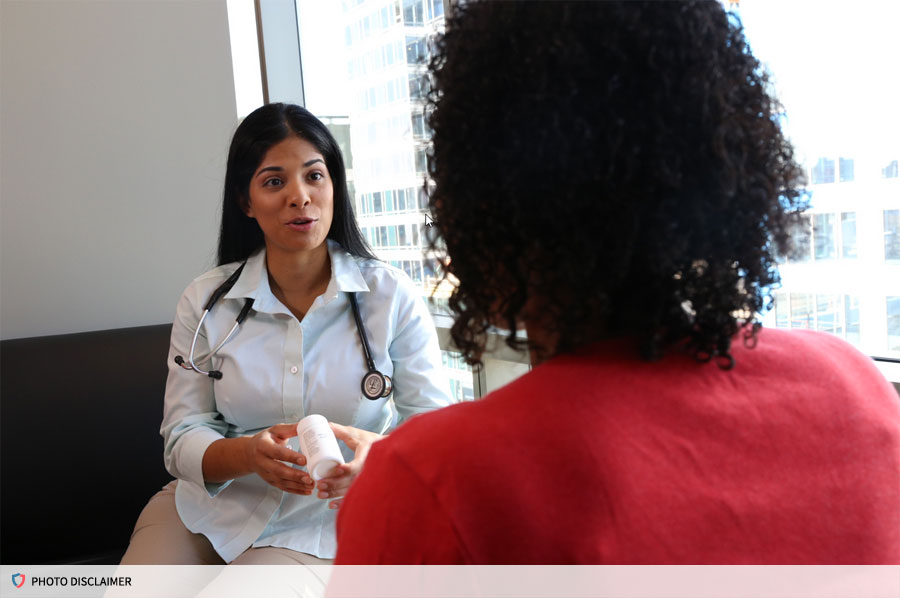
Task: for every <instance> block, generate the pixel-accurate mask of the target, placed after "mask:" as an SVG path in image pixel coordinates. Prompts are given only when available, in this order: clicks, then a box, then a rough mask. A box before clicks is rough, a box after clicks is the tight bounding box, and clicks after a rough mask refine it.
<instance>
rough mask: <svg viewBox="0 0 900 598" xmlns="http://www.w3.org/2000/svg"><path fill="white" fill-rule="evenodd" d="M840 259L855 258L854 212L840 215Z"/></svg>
mask: <svg viewBox="0 0 900 598" xmlns="http://www.w3.org/2000/svg"><path fill="white" fill-rule="evenodd" d="M841 257H843V258H855V257H856V212H844V213H842V214H841Z"/></svg>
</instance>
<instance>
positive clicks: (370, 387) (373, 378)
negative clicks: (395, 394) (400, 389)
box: [362, 370, 393, 401]
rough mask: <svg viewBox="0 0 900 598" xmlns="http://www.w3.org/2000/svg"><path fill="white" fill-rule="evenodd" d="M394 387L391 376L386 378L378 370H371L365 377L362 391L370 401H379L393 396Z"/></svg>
mask: <svg viewBox="0 0 900 598" xmlns="http://www.w3.org/2000/svg"><path fill="white" fill-rule="evenodd" d="M391 390H393V385H392V383H391V378H390V376H385V375H384V374H382V373H381V372H379V371H377V370H370V371H369V372H368V373H366V375H365V376H363V379H362V391H363V394H364V395H365V397H366V398H367V399H369V400H370V401H375V400H378V399H380V398H382V397H386V396H388V395H389V394H391Z"/></svg>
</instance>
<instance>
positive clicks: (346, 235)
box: [122, 104, 450, 564]
mask: <svg viewBox="0 0 900 598" xmlns="http://www.w3.org/2000/svg"><path fill="white" fill-rule="evenodd" d="M218 262H219V266H218V267H217V268H215V269H214V270H211V271H209V272H207V273H206V274H203V275H202V276H200V277H198V278H197V279H195V280H194V281H193V282H192V283H191V284H190V285H189V286H188V287H187V289H186V290H185V292H184V294H183V296H182V297H181V301H180V302H179V304H178V308H177V311H176V317H175V322H174V325H173V328H172V342H171V348H170V351H169V378H168V383H167V387H166V397H165V412H164V417H163V423H162V428H161V433H162V435H163V438H164V440H165V462H166V467H167V469H168V470H169V472H171V473H172V475H173V476H175V477H176V478H177V481H176V482H172V483H171V484H169V485H168V486H166V487H165V488H164V489H163V490H162V491H161V492H160V493H158V494H157V495H156V496H154V497H153V498H152V499H151V501H150V503H149V504H148V505H147V507H146V508H145V509H144V511H143V512H142V514H141V516H140V518H139V520H138V522H137V524H136V526H135V531H134V534H133V535H132V539H131V544H130V546H129V549H128V551H127V552H126V554H125V557H124V558H123V560H122V563H123V564H222V563H247V564H269V563H279V562H285V563H290V562H300V563H306V564H317V563H327V562H330V561H329V559H332V558H333V557H334V554H335V551H336V540H335V530H334V521H335V508H336V507H337V504H338V502H339V500H335V499H338V498H339V497H340V496H343V493H344V492H345V491H346V489H347V487H348V486H349V484H350V483H351V481H352V480H353V478H354V477H355V475H356V474H357V473H358V472H359V471H360V469H361V467H362V465H363V461H364V460H365V455H366V453H367V448H368V446H369V444H370V443H371V442H372V441H374V440H376V439H377V438H378V437H379V435H380V434H384V433H387V432H388V431H389V430H390V429H391V428H392V427H394V426H396V425H397V423H398V422H402V421H403V420H404V419H406V418H408V417H410V416H412V415H415V414H417V413H421V412H424V411H429V410H433V409H436V408H439V407H442V406H444V405H447V404H449V402H450V399H449V395H448V383H447V379H446V376H445V375H444V373H443V369H442V367H441V356H440V349H439V347H438V342H437V335H436V333H435V329H434V325H433V323H432V320H431V317H430V315H429V314H428V311H427V309H426V305H425V302H424V301H423V299H422V298H421V296H420V294H419V292H418V291H417V289H416V288H415V287H414V285H413V284H412V282H411V281H410V280H409V278H408V277H407V276H406V275H405V274H404V273H403V272H401V271H399V270H398V269H396V268H393V267H391V266H389V265H387V264H385V263H383V262H380V261H378V260H377V259H376V258H375V256H374V255H372V253H371V251H370V250H369V248H368V246H367V244H366V242H365V240H364V238H363V236H362V234H361V232H360V230H359V227H358V225H357V223H356V221H355V219H354V217H353V212H352V208H351V203H350V196H349V193H348V191H347V184H346V177H345V172H344V163H343V159H342V157H341V152H340V149H339V148H338V145H337V143H336V142H335V140H334V138H333V137H332V135H331V134H330V132H329V131H328V129H327V128H326V127H325V126H324V125H323V124H322V123H321V122H320V121H319V120H318V119H316V118H315V117H314V116H313V115H312V114H310V113H309V112H308V111H306V110H305V109H303V108H301V107H299V106H293V105H285V104H270V105H267V106H263V107H262V108H259V109H258V110H256V111H254V112H253V113H252V114H250V115H249V116H247V118H246V119H244V121H243V122H242V123H241V125H240V126H239V127H238V129H237V131H236V132H235V135H234V138H233V140H232V143H231V149H230V152H229V156H228V165H227V172H226V177H225V191H224V200H223V207H222V225H221V231H220V236H219V252H218ZM217 290H218V291H219V292H218V293H217ZM213 296H218V299H217V300H216V301H215V302H214V305H212V306H211V307H210V306H209V302H210V298H211V297H213ZM354 301H355V302H356V304H357V306H358V308H357V309H358V311H357V313H356V314H355V313H354V309H353V302H354ZM207 308H209V312H208V314H207V315H206V317H205V318H204V317H203V315H204V312H205V309H207ZM242 311H243V312H246V314H245V317H244V318H243V319H242V322H241V323H240V325H239V326H238V327H237V329H236V330H235V332H234V334H232V335H231V336H230V337H229V332H230V331H231V330H232V328H233V327H234V325H235V322H236V320H237V319H238V318H239V316H240V314H241V313H242ZM356 316H358V318H357V317H356ZM201 319H202V324H201ZM225 339H227V340H225ZM223 340H224V341H225V342H224V344H221V343H222V342H223ZM220 344H221V347H219V346H218V345H220ZM210 354H211V357H209V356H210ZM373 372H374V373H373ZM376 374H377V375H376ZM364 378H365V379H366V384H363V379H364ZM373 395H374V396H373ZM314 413H315V414H321V415H323V416H325V417H326V418H327V419H328V420H329V421H330V422H333V425H332V427H333V429H334V430H335V433H336V435H337V436H338V438H339V439H342V440H345V441H347V443H348V444H349V446H351V447H354V448H356V453H355V455H354V454H353V453H352V452H351V451H350V450H349V449H347V448H345V449H344V450H345V453H346V454H345V455H344V456H345V459H346V460H347V461H348V463H347V464H345V465H343V466H340V467H339V468H336V469H335V470H333V471H332V472H331V473H330V474H329V477H326V478H324V479H322V480H319V481H314V480H313V479H312V478H311V477H310V475H309V473H308V472H307V471H306V470H305V469H301V468H300V467H302V466H305V465H306V458H305V457H304V456H303V455H302V454H300V453H299V452H298V451H297V450H296V449H297V448H298V443H297V438H296V423H297V422H298V421H299V420H300V419H302V418H303V417H304V416H306V415H310V414H314Z"/></svg>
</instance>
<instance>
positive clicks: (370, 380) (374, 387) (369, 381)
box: [175, 262, 393, 401]
mask: <svg viewBox="0 0 900 598" xmlns="http://www.w3.org/2000/svg"><path fill="white" fill-rule="evenodd" d="M246 264H247V262H244V263H243V264H241V265H240V266H239V267H238V269H237V270H235V271H234V272H233V273H232V274H231V276H229V277H228V278H227V279H226V280H225V282H223V283H222V284H221V285H219V287H218V288H216V290H214V291H213V292H212V294H211V295H210V297H209V299H208V300H207V302H206V304H205V305H204V306H203V314H202V315H201V316H200V321H199V322H197V328H196V329H195V330H194V336H193V338H192V339H191V350H190V353H188V359H187V362H186V363H185V360H184V358H183V357H182V356H181V355H176V356H175V363H176V364H178V365H179V366H181V367H182V368H184V369H186V370H193V371H194V372H196V373H198V374H201V375H203V376H208V377H210V378H213V379H214V380H221V378H222V372H220V371H218V370H212V369H210V370H204V369H202V368H200V366H198V365H197V364H198V363H200V364H202V363H204V362H206V361H209V360H210V359H212V357H213V356H214V355H215V354H216V353H218V351H219V349H221V348H222V347H223V346H224V345H225V343H227V342H228V340H229V339H230V338H231V337H232V336H234V334H235V333H236V332H237V329H238V328H239V327H240V325H241V324H242V323H243V322H244V319H246V317H247V316H248V315H249V313H250V309H251V308H252V307H253V301H254V300H253V299H252V298H248V299H246V300H245V301H244V307H243V308H241V311H240V312H239V313H238V316H237V318H236V319H235V321H234V325H233V326H232V327H231V330H229V331H228V334H226V335H225V338H224V339H222V341H221V342H220V343H219V344H218V345H216V348H215V349H213V350H212V351H210V352H209V353H207V354H206V356H204V357H203V358H200V359H195V358H194V351H195V349H196V347H197V338H198V337H199V336H200V329H201V328H203V322H204V320H206V316H207V315H209V312H210V310H212V308H213V306H214V305H215V304H216V302H217V301H218V300H219V299H220V298H221V297H222V296H223V295H225V293H227V292H228V291H229V290H231V287H233V286H234V285H235V283H236V282H237V280H238V278H239V277H240V275H241V271H242V270H243V269H244V266H245V265H246ZM347 295H348V296H349V299H350V307H351V311H352V312H353V319H354V322H355V323H356V330H357V332H358V333H359V339H360V341H361V343H362V349H363V356H364V357H365V360H366V367H367V368H368V371H367V372H366V374H365V376H363V380H362V384H361V387H362V391H363V394H364V395H365V396H366V398H367V399H370V400H373V401H374V400H376V399H379V398H382V397H387V396H388V395H390V394H391V392H392V391H393V382H392V380H391V378H390V377H389V376H385V375H384V374H382V373H381V372H379V371H378V369H377V368H376V367H375V360H374V359H373V358H372V350H371V348H370V347H369V339H368V335H367V334H366V331H365V328H364V327H363V322H362V316H361V315H360V313H359V302H358V301H357V298H356V293H355V292H348V293H347ZM370 386H371V388H370Z"/></svg>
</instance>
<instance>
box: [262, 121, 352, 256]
mask: <svg viewBox="0 0 900 598" xmlns="http://www.w3.org/2000/svg"><path fill="white" fill-rule="evenodd" d="M249 196H250V197H249V198H248V201H247V205H246V206H245V213H246V214H247V216H249V217H250V218H254V219H256V222H257V223H258V224H259V227H260V228H261V229H262V232H263V235H265V239H266V250H267V251H268V252H270V253H271V252H273V251H281V252H286V253H297V252H307V251H311V250H315V249H318V248H320V247H324V243H325V239H326V237H327V236H328V231H329V230H330V229H331V220H332V216H333V213H334V187H333V184H332V180H331V175H330V174H329V172H328V167H327V166H326V165H325V158H324V157H323V156H322V154H321V153H320V152H319V150H318V149H316V146H314V145H313V144H311V143H310V142H308V141H306V140H305V139H300V138H299V137H294V136H291V137H288V138H287V139H285V140H284V141H281V142H279V143H277V144H275V145H273V146H272V147H271V148H269V151H268V152H266V155H265V156H263V159H262V161H261V162H260V164H259V166H258V167H257V168H256V172H254V173H253V178H252V179H251V180H250V188H249Z"/></svg>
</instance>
